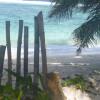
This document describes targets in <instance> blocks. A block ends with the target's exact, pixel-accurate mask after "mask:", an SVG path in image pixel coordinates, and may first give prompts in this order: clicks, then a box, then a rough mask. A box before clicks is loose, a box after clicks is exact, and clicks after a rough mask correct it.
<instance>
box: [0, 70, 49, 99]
mask: <svg viewBox="0 0 100 100" xmlns="http://www.w3.org/2000/svg"><path fill="white" fill-rule="evenodd" d="M6 71H7V72H8V73H10V74H11V75H12V76H15V77H16V78H17V79H18V82H19V87H18V88H13V87H12V86H10V85H8V84H6V85H2V86H0V100H22V99H23V98H24V99H25V100H49V96H48V94H47V93H46V91H45V90H44V89H43V86H42V81H43V78H42V75H38V78H39V84H38V85H33V82H32V77H31V76H30V75H27V76H26V77H23V76H19V75H18V74H17V73H16V72H14V71H11V70H8V69H6Z"/></svg>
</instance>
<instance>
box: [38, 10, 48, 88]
mask: <svg viewBox="0 0 100 100" xmlns="http://www.w3.org/2000/svg"><path fill="white" fill-rule="evenodd" d="M38 25H39V36H40V43H41V53H42V73H43V77H44V88H46V87H47V86H46V81H47V79H46V75H47V56H46V47H45V33H44V23H43V14H42V12H40V13H39V14H38Z"/></svg>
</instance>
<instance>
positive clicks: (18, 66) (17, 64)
mask: <svg viewBox="0 0 100 100" xmlns="http://www.w3.org/2000/svg"><path fill="white" fill-rule="evenodd" d="M22 34H23V20H19V32H18V41H17V61H16V72H17V74H18V75H20V74H21V44H22ZM16 87H18V79H16Z"/></svg>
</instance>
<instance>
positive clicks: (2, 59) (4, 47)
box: [0, 46, 6, 85]
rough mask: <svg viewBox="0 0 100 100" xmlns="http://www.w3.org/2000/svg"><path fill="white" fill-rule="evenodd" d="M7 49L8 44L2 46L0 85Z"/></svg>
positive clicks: (0, 50) (0, 47)
mask: <svg viewBox="0 0 100 100" xmlns="http://www.w3.org/2000/svg"><path fill="white" fill-rule="evenodd" d="M5 49H6V46H0V85H1V78H2V74H3V63H4V56H5Z"/></svg>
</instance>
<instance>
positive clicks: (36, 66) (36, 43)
mask: <svg viewBox="0 0 100 100" xmlns="http://www.w3.org/2000/svg"><path fill="white" fill-rule="evenodd" d="M34 21H35V24H34V26H35V36H34V37H35V40H34V85H38V74H39V29H38V19H37V17H34Z"/></svg>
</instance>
